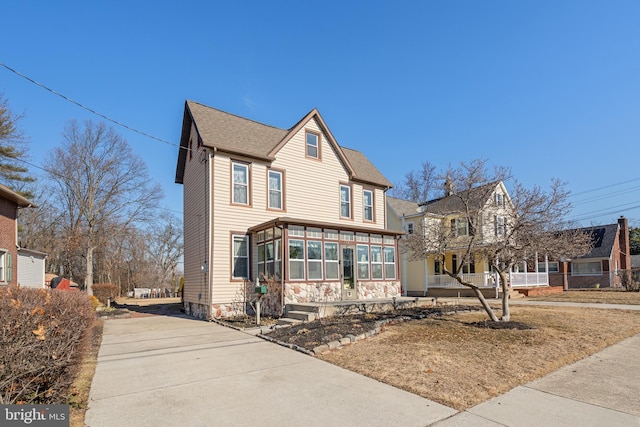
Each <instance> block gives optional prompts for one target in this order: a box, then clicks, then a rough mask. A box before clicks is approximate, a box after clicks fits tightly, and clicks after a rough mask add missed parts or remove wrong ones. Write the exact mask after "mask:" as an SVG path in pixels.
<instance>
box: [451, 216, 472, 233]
mask: <svg viewBox="0 0 640 427" xmlns="http://www.w3.org/2000/svg"><path fill="white" fill-rule="evenodd" d="M451 230H452V232H453V233H454V235H455V236H456V237H459V236H469V220H468V219H467V218H455V219H452V220H451Z"/></svg>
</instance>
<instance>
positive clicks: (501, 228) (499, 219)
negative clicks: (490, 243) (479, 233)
mask: <svg viewBox="0 0 640 427" xmlns="http://www.w3.org/2000/svg"><path fill="white" fill-rule="evenodd" d="M495 222H496V236H497V237H504V235H505V231H506V227H505V221H504V217H503V216H497V215H496V217H495Z"/></svg>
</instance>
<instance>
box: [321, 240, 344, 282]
mask: <svg viewBox="0 0 640 427" xmlns="http://www.w3.org/2000/svg"><path fill="white" fill-rule="evenodd" d="M339 271H340V270H339V265H338V244H337V243H334V242H325V244H324V278H325V279H326V280H338V278H339Z"/></svg>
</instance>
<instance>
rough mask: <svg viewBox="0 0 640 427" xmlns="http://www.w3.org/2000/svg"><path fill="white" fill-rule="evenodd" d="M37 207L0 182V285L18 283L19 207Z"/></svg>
mask: <svg viewBox="0 0 640 427" xmlns="http://www.w3.org/2000/svg"><path fill="white" fill-rule="evenodd" d="M27 207H35V205H34V204H33V203H31V202H30V201H29V200H27V199H26V198H24V197H22V196H21V195H19V194H18V193H16V192H15V191H12V190H10V189H9V188H7V187H5V186H4V185H1V184H0V286H3V285H16V284H17V283H18V271H17V266H18V236H17V234H18V228H17V218H18V209H21V208H27Z"/></svg>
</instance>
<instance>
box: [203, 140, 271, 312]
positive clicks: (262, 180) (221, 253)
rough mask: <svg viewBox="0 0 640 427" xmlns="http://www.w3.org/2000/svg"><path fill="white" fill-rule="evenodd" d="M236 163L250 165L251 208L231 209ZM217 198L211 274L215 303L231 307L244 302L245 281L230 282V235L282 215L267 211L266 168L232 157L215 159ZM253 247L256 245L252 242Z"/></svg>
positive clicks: (252, 263)
mask: <svg viewBox="0 0 640 427" xmlns="http://www.w3.org/2000/svg"><path fill="white" fill-rule="evenodd" d="M233 160H237V161H241V162H244V163H249V164H250V169H249V192H250V194H249V198H250V201H251V205H250V206H238V205H231V192H232V191H233V190H232V182H231V164H232V161H233ZM213 162H214V171H215V175H214V181H213V188H214V192H215V194H216V199H215V206H214V210H213V221H214V224H215V227H214V229H213V233H214V235H213V240H214V244H213V259H214V263H213V264H214V265H213V268H212V270H211V274H212V276H211V278H212V281H213V287H214V293H213V303H214V304H216V303H231V302H241V301H242V295H243V292H242V287H243V286H244V283H243V282H242V281H236V280H231V275H232V240H231V235H232V233H234V234H245V233H246V232H247V230H248V229H249V228H250V227H253V226H255V225H257V224H260V223H262V222H265V221H268V220H270V219H273V218H274V217H275V216H277V215H278V214H279V213H275V212H272V211H267V164H266V163H265V162H260V161H255V160H254V161H250V160H249V159H243V158H237V157H232V156H231V157H230V156H229V155H226V154H222V153H220V152H218V153H216V155H215V156H214V157H213ZM249 243H250V245H253V243H254V242H253V241H251V239H250V241H249ZM249 261H250V264H249V265H250V272H251V275H252V277H251V279H255V271H256V269H255V265H256V253H255V251H251V252H250V260H249Z"/></svg>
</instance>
